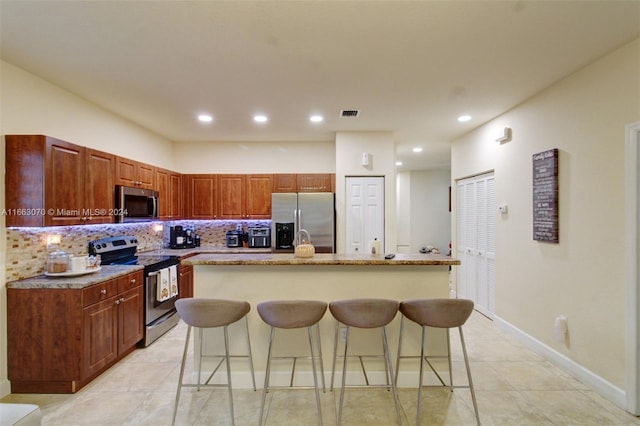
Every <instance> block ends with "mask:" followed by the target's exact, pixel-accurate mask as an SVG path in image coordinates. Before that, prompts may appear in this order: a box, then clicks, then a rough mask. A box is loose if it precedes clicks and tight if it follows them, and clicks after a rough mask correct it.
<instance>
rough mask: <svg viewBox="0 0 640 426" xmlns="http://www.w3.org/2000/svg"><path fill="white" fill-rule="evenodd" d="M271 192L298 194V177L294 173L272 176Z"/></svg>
mask: <svg viewBox="0 0 640 426" xmlns="http://www.w3.org/2000/svg"><path fill="white" fill-rule="evenodd" d="M273 192H298V176H297V175H296V174H295V173H277V174H275V175H273Z"/></svg>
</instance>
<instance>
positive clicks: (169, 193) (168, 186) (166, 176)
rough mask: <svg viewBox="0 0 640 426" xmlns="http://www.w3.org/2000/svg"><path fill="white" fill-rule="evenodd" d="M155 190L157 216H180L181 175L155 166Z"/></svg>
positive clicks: (169, 217) (178, 217)
mask: <svg viewBox="0 0 640 426" xmlns="http://www.w3.org/2000/svg"><path fill="white" fill-rule="evenodd" d="M154 181H155V190H156V191H158V194H159V195H158V204H159V206H158V208H159V212H158V218H159V219H173V220H175V219H180V218H182V176H181V175H180V174H179V173H175V172H172V171H170V170H166V169H161V168H158V167H156V168H155V178H154Z"/></svg>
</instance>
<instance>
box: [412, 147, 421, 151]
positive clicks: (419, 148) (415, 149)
mask: <svg viewBox="0 0 640 426" xmlns="http://www.w3.org/2000/svg"><path fill="white" fill-rule="evenodd" d="M413 152H422V147H419V146H416V147H415V148H413Z"/></svg>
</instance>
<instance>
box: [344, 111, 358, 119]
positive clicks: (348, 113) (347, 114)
mask: <svg viewBox="0 0 640 426" xmlns="http://www.w3.org/2000/svg"><path fill="white" fill-rule="evenodd" d="M359 114H360V111H358V110H357V109H343V110H341V111H340V117H341V118H344V117H357V116H358V115H359Z"/></svg>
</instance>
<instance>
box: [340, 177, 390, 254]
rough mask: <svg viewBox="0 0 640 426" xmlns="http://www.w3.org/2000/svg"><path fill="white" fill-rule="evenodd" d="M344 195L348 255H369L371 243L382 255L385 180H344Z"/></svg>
mask: <svg viewBox="0 0 640 426" xmlns="http://www.w3.org/2000/svg"><path fill="white" fill-rule="evenodd" d="M346 194H347V203H346V204H347V207H346V209H347V211H346V213H347V214H346V230H347V236H346V250H347V253H368V252H369V251H370V250H371V247H370V242H371V241H372V240H374V239H378V240H379V241H380V250H381V251H382V252H383V253H384V178H383V177H347V178H346Z"/></svg>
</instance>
